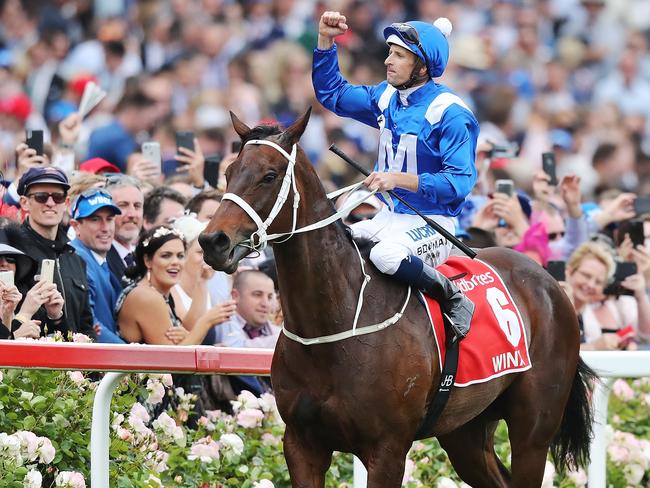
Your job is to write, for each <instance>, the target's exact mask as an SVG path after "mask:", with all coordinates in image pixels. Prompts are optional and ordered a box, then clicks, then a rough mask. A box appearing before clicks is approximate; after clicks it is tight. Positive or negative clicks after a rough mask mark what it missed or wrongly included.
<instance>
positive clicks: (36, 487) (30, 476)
mask: <svg viewBox="0 0 650 488" xmlns="http://www.w3.org/2000/svg"><path fill="white" fill-rule="evenodd" d="M42 484H43V475H42V474H41V473H39V472H38V471H35V470H33V469H32V470H31V471H30V472H29V473H27V474H26V475H25V479H24V480H23V486H24V488H41V485H42Z"/></svg>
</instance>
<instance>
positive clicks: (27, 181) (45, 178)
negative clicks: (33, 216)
mask: <svg viewBox="0 0 650 488" xmlns="http://www.w3.org/2000/svg"><path fill="white" fill-rule="evenodd" d="M46 183H50V184H53V185H61V186H62V187H63V189H64V190H65V191H68V189H69V188H70V184H69V183H68V177H67V176H66V175H65V173H64V172H63V171H61V170H60V169H59V168H55V167H54V166H37V167H35V168H29V169H28V170H27V172H26V173H25V174H24V175H23V176H22V177H21V178H20V181H19V182H18V188H16V191H17V192H18V194H19V195H25V194H26V193H27V190H28V189H29V187H30V186H32V185H36V184H46Z"/></svg>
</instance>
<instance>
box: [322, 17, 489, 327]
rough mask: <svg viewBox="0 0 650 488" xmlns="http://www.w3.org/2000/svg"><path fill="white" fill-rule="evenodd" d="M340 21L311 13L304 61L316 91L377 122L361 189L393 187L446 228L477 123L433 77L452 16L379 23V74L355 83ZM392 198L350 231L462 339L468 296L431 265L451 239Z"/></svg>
mask: <svg viewBox="0 0 650 488" xmlns="http://www.w3.org/2000/svg"><path fill="white" fill-rule="evenodd" d="M347 29H348V26H347V24H346V18H345V17H344V16H343V15H341V14H340V13H339V12H325V13H323V15H322V16H321V18H320V22H319V30H318V46H317V48H316V49H315V50H314V58H313V71H312V82H313V84H314V89H315V91H316V96H317V98H318V100H319V101H320V103H321V104H323V106H325V107H326V108H327V109H329V110H331V111H333V112H334V113H336V114H337V115H340V116H345V117H350V118H353V119H355V120H358V121H360V122H363V123H365V124H367V125H370V126H372V127H375V128H377V129H379V131H380V132H379V139H380V140H379V155H378V158H377V163H376V165H375V170H374V172H373V173H372V174H371V175H370V176H368V177H367V178H366V180H365V181H364V183H365V185H366V186H367V187H368V188H369V189H370V190H377V191H385V190H393V191H395V193H396V194H398V195H399V196H401V197H402V198H403V199H404V200H405V201H407V202H408V203H409V204H411V205H412V206H413V207H414V208H416V209H418V210H419V211H420V212H421V213H423V214H425V215H427V216H428V217H430V218H431V219H433V220H435V221H436V222H437V223H439V224H440V225H441V226H442V227H444V228H445V229H446V230H448V231H449V232H450V233H452V234H454V230H455V219H454V217H455V216H457V215H458V214H459V213H460V211H461V207H462V205H463V202H464V201H465V197H466V196H467V195H468V194H469V193H470V191H471V190H472V187H473V186H474V183H475V182H476V169H475V164H474V158H475V151H476V143H477V138H478V132H479V126H478V122H477V121H476V118H475V117H474V115H473V114H472V112H471V111H470V109H469V108H468V107H467V105H466V104H465V103H464V102H463V101H462V100H461V99H460V98H459V97H458V96H457V95H455V94H454V93H453V92H452V91H451V90H450V89H449V88H448V87H446V86H445V85H441V84H439V83H436V82H435V81H433V79H434V78H437V77H440V76H441V75H442V73H443V71H444V70H445V67H446V66H447V60H448V58H449V45H448V42H447V37H446V36H448V35H449V33H450V32H451V23H450V22H449V20H447V19H444V18H443V19H438V20H437V21H436V22H435V23H434V24H433V25H432V24H428V23H425V22H419V21H412V22H409V23H396V24H392V25H390V26H389V27H386V28H385V29H384V38H385V39H386V43H387V44H388V46H389V52H388V57H387V58H386V60H385V61H384V64H385V65H386V81H383V82H381V83H379V84H378V85H374V86H354V85H351V84H349V83H348V82H347V81H346V80H345V79H343V77H342V76H341V73H340V70H339V66H338V59H337V51H336V44H334V38H335V37H336V36H338V35H341V34H343V33H345V32H346V31H347ZM385 203H388V202H385ZM393 204H394V213H393V212H391V211H390V210H389V209H387V208H385V209H384V210H382V211H380V212H379V213H378V214H377V215H376V216H375V217H374V218H373V219H371V220H366V221H362V222H358V223H356V224H354V225H352V226H351V228H352V232H353V234H354V236H355V237H365V238H369V239H371V240H373V241H376V242H377V244H376V245H375V246H374V247H373V249H372V250H371V252H370V259H371V261H372V262H373V263H374V264H375V266H376V267H377V268H378V269H379V270H380V271H381V272H383V273H386V274H389V275H392V276H394V277H395V278H397V279H400V280H402V281H404V282H406V283H408V284H410V285H413V286H415V287H417V288H418V289H421V290H423V291H425V292H426V293H427V294H429V295H431V296H432V297H433V298H435V299H436V300H437V301H438V302H439V303H440V306H441V307H442V310H443V311H444V312H445V313H446V314H447V316H448V317H449V319H450V321H451V323H452V324H451V326H452V328H453V330H454V334H455V336H456V337H455V338H456V339H462V338H463V337H465V336H466V335H467V333H468V332H469V325H470V322H471V319H472V315H473V313H474V304H473V303H472V302H471V301H470V300H469V299H468V298H467V297H465V295H463V293H462V292H461V291H460V290H459V289H458V288H457V287H456V285H454V284H453V283H452V282H451V281H449V280H448V279H447V278H445V276H443V275H442V274H441V273H440V272H438V271H437V270H436V269H435V267H436V266H438V265H440V264H442V263H444V262H445V261H446V260H447V258H448V257H449V253H450V251H451V247H452V245H451V243H449V242H448V241H447V240H446V239H445V238H444V237H442V236H441V235H440V234H439V233H438V232H436V231H435V230H434V229H432V228H430V227H429V226H427V225H426V224H425V222H424V221H423V220H422V218H421V217H419V216H418V215H415V214H414V212H413V211H411V210H410V209H409V208H407V207H406V206H404V205H403V204H401V203H400V202H399V201H397V200H395V201H394V202H393Z"/></svg>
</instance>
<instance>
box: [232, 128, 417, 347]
mask: <svg viewBox="0 0 650 488" xmlns="http://www.w3.org/2000/svg"><path fill="white" fill-rule="evenodd" d="M249 144H251V145H258V146H270V147H272V148H274V149H275V150H276V151H278V152H279V153H280V154H282V155H283V156H284V157H285V158H286V159H287V161H288V164H287V170H286V173H285V175H284V178H283V180H282V186H281V187H280V191H279V192H278V196H277V198H276V199H275V203H274V204H273V207H272V208H271V211H270V212H269V215H268V217H267V218H266V220H262V218H261V217H260V216H259V214H258V213H257V212H256V211H255V209H254V208H253V207H251V205H250V204H249V203H248V202H246V201H245V200H244V199H243V198H241V197H240V196H239V195H237V194H235V193H226V194H224V195H223V197H221V200H222V201H223V200H230V201H231V202H233V203H235V204H236V205H238V206H239V207H240V208H241V209H242V210H243V211H244V212H246V214H248V216H249V217H250V218H251V219H252V220H253V222H255V225H257V230H256V231H255V232H253V233H252V234H251V236H250V238H249V239H247V240H246V241H243V242H241V243H239V244H238V245H240V246H241V245H243V246H245V247H248V248H250V249H251V250H253V251H257V252H260V251H262V250H264V248H266V246H267V244H268V242H269V241H274V240H277V239H280V238H283V237H286V238H285V239H283V240H281V241H278V242H285V241H287V240H289V239H290V238H291V237H292V236H293V235H294V234H297V233H302V232H309V231H312V230H315V229H320V228H323V227H325V226H328V225H329V224H331V223H332V222H335V221H337V220H339V219H341V218H342V217H343V216H344V215H347V213H348V212H349V211H350V210H352V209H353V208H355V207H356V206H357V205H359V201H353V202H350V203H349V204H347V205H343V207H342V208H340V209H339V210H338V211H337V212H335V213H334V214H333V215H330V216H329V217H327V218H325V219H323V220H319V221H318V222H314V223H313V224H310V225H306V226H305V227H301V228H299V229H296V225H297V223H298V207H299V206H300V193H299V192H298V187H297V185H296V177H295V166H296V155H297V152H298V146H297V145H296V144H294V145H293V146H292V147H291V153H288V152H287V151H285V150H284V149H283V148H282V147H280V145H279V144H276V143H275V142H273V141H267V140H265V139H252V140H250V141H246V144H244V146H248V145H249ZM360 185H361V183H359V184H355V185H352V186H349V187H346V188H342V189H341V190H339V191H337V192H334V193H333V194H329V195H328V197H330V198H331V197H332V196H336V195H339V194H341V193H343V192H345V191H350V190H351V189H354V188H357V187H359V186H360ZM289 190H293V222H292V225H291V231H290V232H283V233H278V234H267V232H266V231H267V229H268V228H269V227H270V226H271V224H272V223H273V221H274V220H275V218H276V217H277V216H278V214H279V213H280V211H281V210H282V207H283V206H284V204H285V203H286V201H287V199H288V197H289ZM375 193H376V192H370V194H369V195H368V196H367V197H366V198H369V197H370V196H372V195H374V194H375ZM386 201H387V202H392V199H390V198H387V199H386ZM391 207H392V205H391ZM256 240H257V242H255V241H256ZM352 242H353V244H354V248H355V249H356V251H357V255H358V257H359V261H360V263H361V272H362V273H363V276H364V279H363V283H362V284H361V290H360V291H359V299H358V301H357V308H356V311H355V314H354V322H353V324H352V329H350V330H346V331H344V332H340V333H338V334H331V335H327V336H321V337H314V338H304V337H300V336H298V335H296V334H294V333H293V332H289V331H288V330H287V329H286V327H283V328H282V332H283V333H284V335H286V336H287V337H288V338H289V339H291V340H294V341H296V342H299V343H300V344H303V345H305V346H309V345H312V344H324V343H328V342H337V341H340V340H343V339H347V338H349V337H353V336H358V335H364V334H370V333H372V332H376V331H378V330H382V329H385V328H386V327H389V326H391V325H393V324H394V323H396V322H397V321H398V320H399V319H400V318H401V317H402V315H403V313H404V310H405V309H406V305H408V302H409V299H410V298H411V287H409V288H408V293H407V295H406V300H405V302H404V305H403V306H402V308H401V310H400V311H399V312H397V313H396V314H395V315H393V316H392V317H390V318H388V319H386V320H384V321H383V322H381V323H379V324H374V325H368V326H365V327H359V328H357V321H358V320H359V315H360V314H361V308H362V306H363V292H364V290H365V288H366V286H367V284H368V283H369V282H370V275H369V274H368V273H366V269H365V261H364V259H363V257H362V256H361V252H360V251H359V248H358V246H357V244H356V243H355V242H354V240H353V241H352Z"/></svg>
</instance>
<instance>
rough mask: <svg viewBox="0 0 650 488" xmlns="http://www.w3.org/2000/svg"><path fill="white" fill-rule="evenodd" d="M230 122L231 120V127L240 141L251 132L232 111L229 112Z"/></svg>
mask: <svg viewBox="0 0 650 488" xmlns="http://www.w3.org/2000/svg"><path fill="white" fill-rule="evenodd" d="M230 120H232V126H233V127H234V128H235V132H237V134H239V137H241V138H242V139H244V138H245V137H246V136H247V135H248V133H249V132H250V131H251V128H250V127H248V126H247V125H246V124H244V123H243V122H242V121H241V120H239V117H237V116H236V115H235V114H234V113H233V112H232V111H231V112H230Z"/></svg>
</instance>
